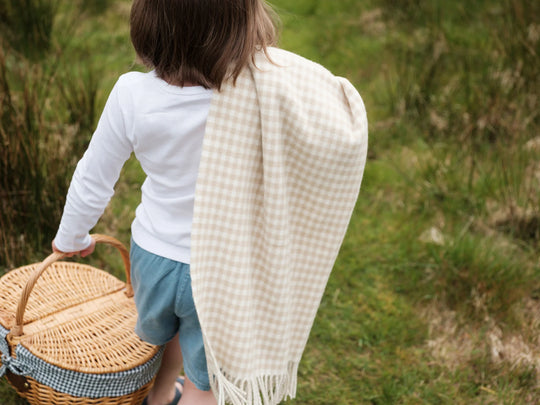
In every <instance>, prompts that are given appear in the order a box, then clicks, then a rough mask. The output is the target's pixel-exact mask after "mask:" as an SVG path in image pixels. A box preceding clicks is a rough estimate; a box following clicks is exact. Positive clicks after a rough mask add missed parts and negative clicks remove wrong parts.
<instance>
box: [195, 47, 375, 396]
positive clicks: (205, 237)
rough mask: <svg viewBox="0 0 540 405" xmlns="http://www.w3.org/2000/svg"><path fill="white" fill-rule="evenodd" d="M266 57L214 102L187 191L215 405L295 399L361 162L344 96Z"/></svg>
mask: <svg viewBox="0 0 540 405" xmlns="http://www.w3.org/2000/svg"><path fill="white" fill-rule="evenodd" d="M269 53H270V57H271V59H272V61H273V62H274V64H272V63H269V62H268V60H267V59H266V58H265V57H264V55H262V54H259V55H258V56H257V60H256V68H250V69H245V71H244V72H243V73H242V74H241V75H240V77H239V78H238V80H237V83H236V86H232V85H231V84H230V83H229V84H226V85H225V86H224V87H223V89H222V91H221V92H215V94H214V95H213V99H212V104H211V107H210V112H209V116H208V121H207V125H206V131H205V138H204V143H203V151H202V156H201V164H200V167H199V175H198V180H197V188H196V196H195V210H194V218H193V228H192V251H191V277H192V287H193V296H194V300H195V304H196V308H197V312H198V314H199V319H200V322H201V328H202V330H203V336H204V341H205V349H206V355H207V361H208V369H209V373H210V374H211V378H210V381H211V384H212V388H213V390H214V392H215V393H216V396H217V397H218V403H219V404H220V405H223V404H225V402H230V403H232V404H234V405H244V404H247V405H252V404H261V403H264V404H265V405H266V404H267V405H274V404H277V403H279V402H280V401H282V400H283V399H284V398H285V397H287V396H290V397H294V395H295V392H296V374H297V368H298V363H299V361H300V358H301V356H302V352H303V350H304V347H305V344H306V342H307V339H308V336H309V332H310V330H311V326H312V324H313V320H314V318H315V315H316V312H317V309H318V306H319V303H320V300H321V297H322V294H323V292H324V288H325V286H326V282H327V280H328V276H329V274H330V271H331V269H332V267H333V264H334V261H335V259H336V256H337V253H338V251H339V248H340V245H341V243H342V240H343V237H344V235H345V232H346V229H347V226H348V222H349V220H350V217H351V214H352V211H353V208H354V205H355V202H356V198H357V195H358V191H359V188H360V183H361V180H362V175H363V170H364V165H365V161H366V153H367V118H366V112H365V108H364V104H363V102H362V99H361V97H360V95H359V94H358V92H357V91H356V90H355V88H354V87H353V86H352V85H351V84H350V83H349V82H348V81H347V80H345V79H343V78H338V77H335V76H334V75H332V74H331V73H330V72H328V70H326V69H325V68H323V67H322V66H320V65H318V64H316V63H313V62H311V61H308V60H306V59H304V58H301V57H299V56H297V55H294V54H292V53H289V52H286V51H283V50H279V49H275V48H272V49H269Z"/></svg>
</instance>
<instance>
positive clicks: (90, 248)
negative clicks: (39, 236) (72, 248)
mask: <svg viewBox="0 0 540 405" xmlns="http://www.w3.org/2000/svg"><path fill="white" fill-rule="evenodd" d="M95 248H96V241H95V240H94V238H92V242H91V243H90V246H88V247H87V248H86V249H83V250H81V251H79V252H62V251H61V250H59V249H58V248H57V247H56V245H55V244H54V240H53V241H52V250H53V252H55V253H63V254H65V255H66V257H72V256H75V255H77V254H80V255H81V257H86V256H88V255H89V254H91V253H92V252H93V251H94V249H95Z"/></svg>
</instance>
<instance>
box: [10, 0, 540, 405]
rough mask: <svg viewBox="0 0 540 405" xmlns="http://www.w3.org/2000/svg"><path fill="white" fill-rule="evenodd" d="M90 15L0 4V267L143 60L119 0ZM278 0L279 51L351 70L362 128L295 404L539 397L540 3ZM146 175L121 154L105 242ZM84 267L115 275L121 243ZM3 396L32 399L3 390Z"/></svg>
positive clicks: (78, 9)
mask: <svg viewBox="0 0 540 405" xmlns="http://www.w3.org/2000/svg"><path fill="white" fill-rule="evenodd" d="M15 3H17V4H19V3H20V4H21V5H22V4H23V3H24V4H25V7H31V6H35V7H37V8H39V7H44V5H54V7H53V11H54V13H52V15H53V18H52V20H51V21H52V23H50V22H47V21H42V20H41V19H48V18H49V13H35V14H32V13H29V14H28V16H30V15H39V16H40V17H39V18H37V17H36V18H37V20H36V21H31V22H28V21H27V20H25V22H24V24H26V25H28V24H30V25H31V26H32V27H35V30H31V31H29V32H31V33H33V34H24V35H27V37H25V38H22V37H21V36H22V35H23V34H22V33H21V32H17V26H18V24H19V26H20V23H19V22H17V21H19V20H18V19H17V18H15V17H13V16H14V15H15V14H14V13H16V11H17V10H16V6H15ZM98 3H99V5H98ZM84 4H89V2H67V1H61V0H58V1H57V2H44V1H39V0H32V1H30V0H27V1H24V2H21V1H18V2H16V1H8V0H0V28H1V31H0V32H1V33H2V37H1V38H0V41H1V46H0V49H1V51H0V86H1V88H2V90H1V91H0V144H1V147H0V204H1V207H2V210H1V211H0V267H4V268H5V269H6V270H7V269H9V268H12V267H17V266H20V265H23V264H26V263H28V262H29V261H34V260H38V259H39V258H40V257H43V256H44V255H45V254H47V251H48V250H49V243H50V239H51V238H52V236H54V232H55V227H56V226H57V223H58V220H59V215H60V213H61V209H62V206H63V198H64V195H65V191H66V187H67V184H68V181H69V178H70V173H71V172H72V170H73V167H74V164H75V162H76V160H77V158H78V157H79V156H80V155H81V153H82V150H83V149H84V146H85V144H86V142H87V141H88V138H89V136H90V133H91V130H92V128H93V127H94V126H95V124H96V120H97V117H98V114H99V111H100V110H101V107H102V106H103V105H104V102H105V100H106V96H107V93H108V91H109V90H110V88H111V87H112V84H113V83H114V81H115V79H116V77H117V76H118V75H119V74H121V73H123V72H125V71H126V70H129V69H133V68H134V67H133V66H132V61H133V60H134V55H133V52H132V50H131V48H130V45H129V39H128V27H127V19H128V13H129V1H127V0H124V1H119V2H107V1H99V2H95V4H96V5H95V6H94V5H93V6H92V7H88V6H84ZM273 4H274V6H275V7H276V9H277V11H278V13H279V14H280V16H281V19H282V40H281V46H282V47H284V48H286V49H289V50H292V51H295V52H297V53H300V54H302V55H304V56H306V57H308V58H311V59H313V60H316V61H318V62H320V63H322V64H323V65H325V66H326V67H328V68H329V69H330V70H331V71H333V72H334V73H336V74H338V75H342V76H346V77H348V78H349V79H350V80H351V81H352V82H353V83H354V84H355V85H356V87H357V88H358V90H359V91H360V93H361V94H362V96H363V98H364V101H365V103H366V107H367V110H368V117H369V121H370V150H369V161H368V163H367V166H366V171H365V176H364V182H363V185H362V190H361V193H360V196H359V200H358V203H357V207H356V210H355V213H354V215H353V218H352V221H351V225H350V228H349V231H348V234H347V236H346V238H345V241H344V243H343V247H342V250H341V253H340V255H339V257H338V261H337V263H336V266H335V269H334V272H333V273H332V276H331V277H330V280H329V284H328V287H327V290H326V294H325V296H324V298H323V301H322V303H321V307H320V310H319V313H318V316H317V319H316V321H315V325H314V328H313V331H312V334H311V337H310V340H309V342H308V346H307V348H306V352H305V354H304V357H303V360H302V364H301V367H300V375H299V385H298V395H297V399H295V400H291V401H288V402H287V403H290V404H291V405H292V404H309V405H322V404H337V405H357V404H535V403H537V402H538V398H540V374H539V370H540V369H539V367H540V360H539V359H540V347H539V342H540V317H539V314H540V277H539V276H540V260H539V257H540V163H539V162H540V138H539V135H538V134H539V133H540V131H539V129H540V99H539V95H538V89H539V88H540V83H539V80H540V78H539V75H538V66H540V60H539V59H540V53H539V52H540V51H539V49H540V20H539V13H540V3H539V2H532V1H528V0H497V1H488V0H478V1H475V2H466V1H464V0H454V1H438V0H435V1H433V0H407V1H396V0H336V1H324V0H295V1H294V2H289V1H285V0H274V1H273ZM51 7H52V6H51ZM28 16H25V17H24V18H30V17H28ZM20 18H22V17H20ZM74 21H75V22H74ZM36 33H41V34H39V35H38V34H36ZM36 35H37V37H36ZM42 35H44V36H45V35H46V36H47V38H42V37H41V36H42ZM36 38H38V39H36ZM68 38H69V40H68ZM33 41H37V42H36V43H37V44H38V45H35V44H36V43H34V42H33ZM32 43H33V44H34V45H35V46H34V45H24V46H23V45H21V44H32ZM14 44H17V46H15V45H14ZM7 45H11V46H7ZM32 49H34V50H32ZM98 78H99V80H98ZM141 180H142V173H141V171H140V169H139V167H138V165H137V164H136V162H135V161H133V160H130V161H129V162H128V164H127V165H126V167H125V169H124V174H123V176H122V178H121V181H120V182H119V184H118V185H117V195H116V197H115V198H114V199H113V201H112V202H111V205H110V207H109V208H108V209H107V212H106V214H105V216H104V218H103V219H102V221H101V222H100V224H98V231H101V232H105V233H108V234H111V235H114V236H116V237H119V238H120V239H121V240H123V241H124V242H126V243H127V242H128V241H129V225H130V222H131V219H132V217H133V210H134V207H135V206H136V204H137V201H138V198H139V194H138V188H139V187H140V182H141ZM89 260H90V262H91V263H94V264H95V265H97V266H98V267H106V266H110V268H111V271H113V272H115V274H120V270H119V269H120V268H121V266H120V261H119V259H118V258H117V257H116V255H115V254H114V253H113V252H112V251H109V250H102V249H98V252H97V254H96V255H95V256H94V257H92V258H91V259H89ZM1 271H2V270H1V269H0V272H1ZM0 399H1V401H0V402H2V403H3V404H6V405H14V404H23V403H24V402H23V401H22V400H19V399H17V398H16V397H15V395H14V394H13V391H12V390H11V389H10V388H9V387H8V386H7V384H5V383H4V382H2V385H0Z"/></svg>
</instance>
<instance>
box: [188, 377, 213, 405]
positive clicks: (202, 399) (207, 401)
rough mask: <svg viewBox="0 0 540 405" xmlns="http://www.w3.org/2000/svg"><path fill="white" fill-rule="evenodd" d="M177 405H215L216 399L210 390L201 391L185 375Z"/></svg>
mask: <svg viewBox="0 0 540 405" xmlns="http://www.w3.org/2000/svg"><path fill="white" fill-rule="evenodd" d="M179 405H217V401H216V397H215V396H214V394H213V392H212V391H201V390H200V389H198V388H197V387H196V386H195V384H193V383H192V382H191V380H190V379H189V378H188V377H187V376H186V381H185V383H184V392H183V394H182V398H180V402H179Z"/></svg>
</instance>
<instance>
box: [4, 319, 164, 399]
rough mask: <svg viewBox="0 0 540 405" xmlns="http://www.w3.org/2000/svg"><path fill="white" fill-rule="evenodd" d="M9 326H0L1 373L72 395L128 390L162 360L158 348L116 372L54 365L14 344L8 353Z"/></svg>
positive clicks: (143, 380)
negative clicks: (135, 364)
mask: <svg viewBox="0 0 540 405" xmlns="http://www.w3.org/2000/svg"><path fill="white" fill-rule="evenodd" d="M8 333H9V331H8V330H6V329H4V328H3V327H2V326H0V351H1V352H2V366H1V367H0V377H1V376H2V375H3V374H4V373H5V371H6V370H7V369H9V370H10V371H11V372H13V373H14V374H20V375H24V376H27V377H31V378H33V379H34V380H36V381H37V382H39V383H40V384H43V385H46V386H48V387H51V388H52V389H54V390H56V391H59V392H63V393H65V394H69V395H71V396H75V397H85V398H103V397H119V396H123V395H128V394H131V393H133V392H135V391H137V390H138V389H139V388H141V387H142V386H143V385H145V384H147V383H148V382H150V380H152V378H153V377H154V376H155V375H156V373H157V370H158V368H159V365H160V362H161V355H162V351H163V350H161V351H159V352H158V353H157V354H156V355H155V356H154V357H153V358H152V359H150V360H149V361H148V362H146V363H145V364H143V365H141V366H139V367H136V368H133V369H131V370H126V371H122V372H118V373H107V374H87V373H80V372H76V371H72V370H66V369H63V368H60V367H57V366H54V365H52V364H50V363H47V362H46V361H44V360H42V359H40V358H39V357H37V356H35V355H33V354H32V353H30V352H29V351H28V350H27V349H26V348H25V347H24V346H22V345H17V347H16V349H15V354H16V358H11V357H9V346H8V344H7V342H6V340H5V338H6V336H7V334H8Z"/></svg>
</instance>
